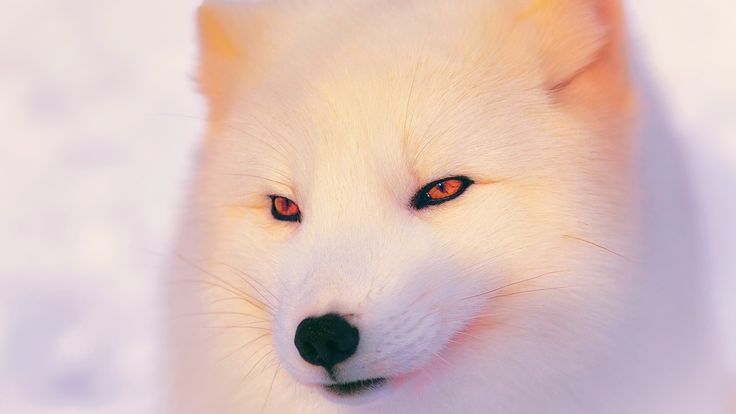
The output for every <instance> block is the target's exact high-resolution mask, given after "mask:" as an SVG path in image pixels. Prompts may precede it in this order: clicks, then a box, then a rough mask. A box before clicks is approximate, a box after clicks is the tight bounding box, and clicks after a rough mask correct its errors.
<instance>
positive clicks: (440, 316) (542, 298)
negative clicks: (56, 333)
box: [169, 0, 657, 413]
mask: <svg viewBox="0 0 736 414" xmlns="http://www.w3.org/2000/svg"><path fill="white" fill-rule="evenodd" d="M199 23H200V28H201V43H202V61H201V70H200V74H199V79H200V83H201V86H202V90H203V92H204V93H205V95H206V96H207V98H208V100H209V104H210V114H209V120H210V122H209V128H208V131H207V137H206V140H205V143H204V146H203V150H202V155H201V160H200V164H199V167H198V173H197V175H196V180H195V182H194V184H193V187H194V190H193V197H192V200H193V203H192V206H191V211H190V214H189V216H188V219H187V221H186V223H185V224H184V226H183V235H182V238H181V244H180V246H179V254H178V260H177V262H178V266H177V268H176V269H175V272H174V275H175V276H174V280H173V282H172V288H171V289H170V290H169V292H170V296H171V309H172V314H173V315H175V318H174V320H173V321H172V322H171V328H172V329H171V332H172V335H171V341H172V348H173V349H174V352H172V364H171V365H172V377H171V378H172V398H171V400H170V401H171V404H172V405H171V412H175V413H203V412H218V413H258V412H273V413H361V412H371V413H375V412H380V413H446V412H467V413H487V412H498V413H522V412H530V413H531V412H535V413H538V412H566V413H570V412H616V413H620V412H629V413H631V412H653V411H652V407H656V406H657V405H656V404H657V402H653V401H654V399H653V398H649V397H650V396H647V395H640V394H644V393H637V390H635V389H633V387H632V386H630V385H629V384H627V381H626V380H625V378H627V375H629V374H630V373H628V371H627V373H622V372H623V371H618V370H617V369H616V367H617V366H621V365H627V364H628V363H634V362H633V361H632V360H631V359H628V358H629V356H627V355H626V354H625V353H623V352H617V350H616V349H615V348H616V347H615V346H614V345H616V344H617V342H616V340H622V338H625V335H624V336H619V337H616V338H617V339H616V340H614V339H612V338H614V336H613V333H612V332H614V331H616V330H617V329H618V328H617V326H618V325H619V321H620V320H621V319H622V318H624V316H622V313H623V312H622V311H621V309H624V308H625V307H626V306H627V305H626V304H627V303H628V301H630V296H631V295H630V294H629V292H631V291H632V286H635V285H636V283H635V279H636V278H635V272H633V271H632V269H631V268H632V265H631V264H632V263H633V262H636V261H637V260H638V258H639V252H638V249H637V246H638V242H637V240H638V238H637V236H636V234H635V232H634V231H633V230H632V229H634V228H635V226H632V225H631V223H633V222H635V220H636V219H637V213H636V211H637V209H636V207H635V205H636V203H635V202H634V200H635V197H634V194H635V193H636V191H635V187H634V186H632V184H631V177H632V167H631V157H632V149H633V148H635V145H634V141H633V139H632V133H631V132H632V127H633V114H634V112H635V108H636V105H635V104H634V102H635V100H634V95H635V94H634V92H633V88H632V86H631V82H630V80H629V76H628V70H627V66H628V63H627V61H626V53H625V49H624V45H623V39H624V31H623V29H622V19H621V11H620V6H619V4H618V2H617V1H614V0H597V1H596V0H466V1H454V0H452V1H451V0H415V1H410V0H407V1H381V0H370V1H368V0H361V1H353V2H333V1H309V2H307V1H270V2H258V3H255V4H253V3H248V4H244V3H233V2H225V1H211V2H207V3H205V5H203V6H202V7H201V9H200V11H199ZM452 175H466V176H468V177H470V178H472V179H473V180H474V181H475V184H474V185H473V186H471V187H470V188H469V189H468V190H467V192H466V193H465V194H463V195H462V196H461V197H459V198H458V199H456V200H453V201H451V202H448V203H446V204H443V205H440V206H435V207H432V208H428V209H424V210H420V211H415V210H412V209H411V208H410V207H409V202H410V200H411V198H412V196H413V195H414V193H415V192H416V191H417V190H418V189H419V188H421V187H422V186H423V185H424V184H426V183H428V182H431V181H433V180H436V179H438V178H442V177H446V176H452ZM272 194H277V195H282V196H285V197H288V198H290V199H292V200H294V201H295V202H297V203H298V204H299V206H300V208H301V211H302V221H301V223H287V222H281V221H276V220H274V218H273V217H272V216H271V212H270V199H269V195H272ZM328 312H335V313H340V314H344V315H348V317H349V319H350V321H351V323H353V324H355V325H356V326H357V327H358V328H359V329H360V332H361V342H360V345H359V348H358V351H357V353H356V355H355V356H353V357H352V358H350V359H348V360H347V361H345V362H344V363H341V364H340V365H338V366H337V369H336V372H335V376H336V379H337V380H338V381H339V382H349V381H354V380H360V379H366V378H374V377H386V378H389V384H388V385H387V386H386V387H384V388H383V389H381V390H380V391H378V392H375V393H369V394H368V395H367V396H365V397H363V396H361V397H356V398H343V399H338V398H335V397H334V396H332V397H331V396H329V395H326V393H325V392H324V391H323V390H321V386H320V384H328V383H331V382H332V381H333V380H334V379H331V378H329V377H328V376H327V375H326V373H325V372H324V370H322V369H321V368H319V367H315V366H312V365H309V364H307V363H305V362H304V361H303V360H302V359H301V358H300V357H299V355H298V353H297V351H296V349H295V347H294V344H293V340H294V333H295V329H296V326H297V324H298V323H299V322H300V321H301V320H302V319H304V318H305V317H308V316H314V315H322V314H325V313H328ZM623 340H624V341H625V340H626V339H623ZM624 348H625V347H624ZM374 394H375V395H374ZM336 400H338V401H336Z"/></svg>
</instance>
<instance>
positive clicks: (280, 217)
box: [269, 194, 302, 223]
mask: <svg viewBox="0 0 736 414" xmlns="http://www.w3.org/2000/svg"><path fill="white" fill-rule="evenodd" d="M269 197H270V198H271V215H272V216H273V218H275V219H276V220H279V221H295V222H299V223H300V222H301V221H302V210H301V209H300V208H299V204H297V203H295V202H294V201H293V200H291V199H290V198H287V197H284V196H280V195H275V194H272V195H270V196H269ZM277 199H284V200H286V201H288V202H290V203H292V204H294V205H295V206H296V209H297V212H296V214H292V215H289V216H285V215H283V214H281V213H279V211H278V210H276V200H277Z"/></svg>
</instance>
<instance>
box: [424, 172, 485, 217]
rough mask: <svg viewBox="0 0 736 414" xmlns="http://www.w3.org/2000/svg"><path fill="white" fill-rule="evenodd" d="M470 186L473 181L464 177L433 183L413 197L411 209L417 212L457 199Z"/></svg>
mask: <svg viewBox="0 0 736 414" xmlns="http://www.w3.org/2000/svg"><path fill="white" fill-rule="evenodd" d="M471 184H473V180H471V179H470V178H468V177H465V176H458V177H449V178H445V179H442V180H437V181H433V182H431V183H429V184H427V185H426V186H424V187H423V188H422V189H421V190H419V192H417V193H416V194H415V195H414V197H413V198H412V203H411V204H412V207H414V208H415V209H417V210H419V209H422V208H425V207H428V206H431V205H436V204H441V203H444V202H446V201H450V200H452V199H455V198H457V197H459V196H460V195H461V194H462V193H463V192H464V191H465V190H466V189H467V188H468V187H469V186H470V185H471Z"/></svg>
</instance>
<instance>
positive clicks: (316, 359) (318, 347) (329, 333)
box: [294, 313, 360, 370]
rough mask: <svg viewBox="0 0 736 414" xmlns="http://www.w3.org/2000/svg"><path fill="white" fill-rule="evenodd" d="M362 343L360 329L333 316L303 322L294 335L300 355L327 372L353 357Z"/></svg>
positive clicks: (329, 314)
mask: <svg viewBox="0 0 736 414" xmlns="http://www.w3.org/2000/svg"><path fill="white" fill-rule="evenodd" d="M359 341H360V335H358V329H357V328H356V327H354V326H352V325H350V324H349V323H348V321H346V320H345V319H343V318H342V317H341V316H340V315H336V314H334V313H328V314H327V315H324V316H320V317H317V318H307V319H305V320H303V321H301V323H300V324H299V326H297V328H296V335H294V345H296V349H297V350H299V355H301V356H302V358H303V359H304V360H305V361H307V362H309V363H310V364H312V365H319V366H323V367H325V368H327V369H328V370H329V369H332V367H333V366H335V365H336V364H339V363H340V362H342V361H345V360H346V359H348V358H350V356H352V355H353V354H354V353H355V350H356V349H357V348H358V342H359Z"/></svg>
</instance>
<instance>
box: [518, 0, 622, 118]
mask: <svg viewBox="0 0 736 414" xmlns="http://www.w3.org/2000/svg"><path fill="white" fill-rule="evenodd" d="M622 14H623V13H622V8H621V4H620V0H529V1H528V2H527V4H526V7H525V8H523V9H522V10H521V11H520V13H519V15H518V16H519V19H520V20H522V21H523V20H527V21H529V22H531V25H532V26H533V27H534V31H535V33H536V35H535V36H533V38H534V39H535V41H536V42H537V48H538V49H537V50H538V51H539V59H540V65H541V68H542V71H543V73H544V76H545V86H546V87H547V88H548V89H549V90H550V91H552V92H554V93H556V94H557V96H558V98H559V99H560V100H562V101H568V102H573V103H578V104H583V105H586V106H587V105H596V106H594V107H598V108H602V107H610V106H611V105H628V104H629V103H630V102H631V97H632V94H631V87H630V85H629V76H628V61H627V59H626V51H625V47H624V46H625V31H624V27H623V16H622ZM601 105H602V106H601Z"/></svg>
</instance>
